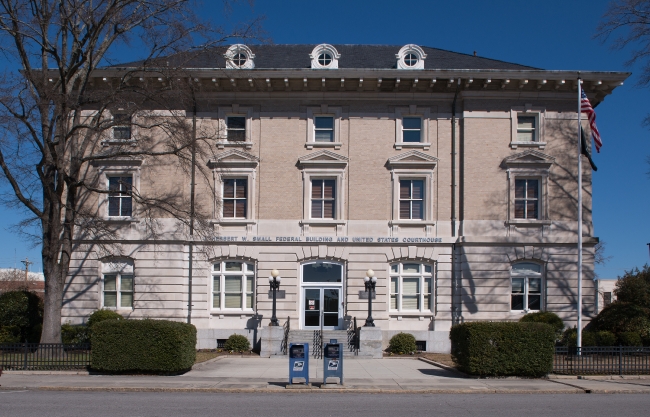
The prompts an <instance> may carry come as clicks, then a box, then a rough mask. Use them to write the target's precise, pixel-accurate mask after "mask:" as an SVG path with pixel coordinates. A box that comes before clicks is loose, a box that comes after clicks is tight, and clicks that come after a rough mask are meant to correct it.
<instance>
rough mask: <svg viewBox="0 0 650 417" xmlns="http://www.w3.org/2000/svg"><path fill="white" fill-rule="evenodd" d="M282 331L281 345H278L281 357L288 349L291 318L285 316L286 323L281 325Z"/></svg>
mask: <svg viewBox="0 0 650 417" xmlns="http://www.w3.org/2000/svg"><path fill="white" fill-rule="evenodd" d="M282 328H283V329H284V337H283V338H282V344H281V345H280V350H281V351H282V354H283V355H286V354H287V350H288V347H289V331H290V330H291V316H287V321H286V322H285V323H284V324H283V325H282Z"/></svg>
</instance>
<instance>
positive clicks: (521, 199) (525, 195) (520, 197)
mask: <svg viewBox="0 0 650 417" xmlns="http://www.w3.org/2000/svg"><path fill="white" fill-rule="evenodd" d="M539 194H540V193H539V180H538V179H530V178H526V179H523V178H517V179H515V219H539Z"/></svg>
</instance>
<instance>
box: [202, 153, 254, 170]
mask: <svg viewBox="0 0 650 417" xmlns="http://www.w3.org/2000/svg"><path fill="white" fill-rule="evenodd" d="M259 162H260V159H259V158H258V157H256V156H255V155H251V154H249V153H247V152H244V151H241V150H239V149H232V150H230V151H227V152H223V153H220V154H218V155H217V156H216V157H215V158H214V159H211V160H210V162H208V164H209V165H210V167H211V168H255V167H257V164H258V163H259Z"/></svg>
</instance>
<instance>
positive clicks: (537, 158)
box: [502, 150, 555, 169]
mask: <svg viewBox="0 0 650 417" xmlns="http://www.w3.org/2000/svg"><path fill="white" fill-rule="evenodd" d="M554 163H555V158H554V157H552V156H550V155H547V154H545V153H542V152H540V151H535V150H528V151H524V152H521V153H517V154H514V155H511V156H509V157H507V158H505V159H504V160H503V162H502V166H503V167H505V168H545V169H549V168H551V165H553V164H554Z"/></svg>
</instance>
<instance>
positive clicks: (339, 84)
mask: <svg viewBox="0 0 650 417" xmlns="http://www.w3.org/2000/svg"><path fill="white" fill-rule="evenodd" d="M170 59H172V60H173V59H174V58H173V57H171V58H170ZM128 66H129V64H124V65H121V66H120V68H107V69H103V70H98V71H97V72H96V74H94V75H93V76H94V77H95V78H96V79H97V80H101V79H102V78H103V79H104V80H108V81H106V82H110V80H111V77H119V76H120V74H122V72H123V71H124V69H125V67H128ZM187 67H188V68H189V69H190V70H192V69H193V71H194V72H193V73H194V74H195V76H196V78H195V82H197V83H200V85H201V88H202V90H201V94H200V96H198V99H197V107H198V109H197V117H198V119H199V124H200V125H201V126H212V127H213V128H214V131H215V132H217V133H215V135H214V136H213V137H212V139H211V141H212V144H213V146H214V147H213V150H214V155H213V156H212V157H210V158H206V159H204V160H200V161H199V162H198V164H199V165H201V166H207V167H209V169H210V170H211V171H212V179H201V180H199V183H198V184H197V203H198V204H199V205H200V206H201V207H202V208H203V210H205V211H206V212H208V213H209V215H208V217H211V218H212V222H211V224H212V225H213V227H214V232H215V234H216V235H217V237H216V238H214V239H212V240H210V241H206V240H201V239H198V238H196V237H195V238H194V244H195V251H198V252H200V253H201V254H203V256H204V258H201V259H198V260H196V261H195V262H194V263H193V267H192V268H193V274H192V275H193V280H192V287H191V293H192V312H191V316H192V323H193V324H195V325H196V327H197V328H198V332H199V347H201V348H210V347H216V343H217V340H218V339H225V338H227V337H228V336H229V335H230V334H233V333H241V334H246V335H247V336H249V337H250V338H251V340H253V341H254V342H255V343H258V339H259V333H258V332H257V331H256V329H257V328H258V326H260V319H259V317H260V316H262V317H263V318H262V320H261V326H267V325H268V322H269V319H270V316H271V298H270V296H269V283H268V277H269V275H270V272H271V270H272V269H278V270H279V271H280V274H281V277H282V282H281V287H280V289H281V290H283V291H284V292H285V296H284V298H281V299H279V300H278V304H277V305H278V307H277V308H278V314H277V315H278V317H279V319H280V323H281V324H283V323H285V322H286V321H287V318H290V328H291V329H292V330H318V329H320V328H321V325H322V326H323V328H324V329H345V328H346V327H347V326H348V321H347V320H346V319H345V318H346V316H347V317H356V319H357V323H358V325H360V326H361V325H363V323H364V320H365V318H366V315H367V303H368V301H367V299H362V297H361V296H360V292H361V291H363V289H364V276H365V274H366V271H367V270H368V269H372V270H374V272H375V274H376V277H377V279H378V281H377V289H376V299H375V300H374V302H373V316H374V319H375V324H376V326H378V328H380V329H381V331H382V334H383V345H384V347H385V346H386V345H387V343H388V340H389V338H390V336H392V335H393V334H395V333H398V332H400V331H404V332H409V333H412V334H414V335H415V337H416V339H417V340H418V341H421V342H424V343H422V344H423V345H424V346H425V348H426V350H428V351H434V352H446V351H449V346H450V345H449V339H448V334H449V329H450V327H451V326H452V324H454V323H459V322H467V321H476V320H479V321H480V320H486V321H487V320H518V319H519V318H521V317H522V315H523V314H525V313H526V312H529V311H536V310H548V311H553V312H556V313H557V314H559V315H560V316H561V317H562V318H563V319H564V320H565V322H566V323H567V324H568V325H574V324H575V322H576V319H577V313H576V306H577V277H576V271H577V265H576V263H577V250H576V249H577V239H576V232H577V221H576V219H577V207H576V197H577V180H576V175H577V165H576V164H577V163H576V161H577V150H576V137H577V112H576V110H577V108H578V103H577V82H578V80H577V79H578V76H580V77H582V79H583V80H584V84H583V85H584V88H585V91H586V92H587V94H588V96H589V99H590V100H591V103H592V104H593V105H594V106H596V105H597V104H598V103H600V102H601V101H602V100H604V98H605V97H606V96H607V95H608V94H611V93H612V91H613V90H614V88H616V87H617V86H619V85H621V84H622V82H623V80H625V79H626V78H627V77H628V75H629V74H628V73H620V72H588V71H587V72H585V71H582V72H579V73H578V72H576V71H556V70H542V69H537V68H532V67H527V66H524V65H518V64H512V63H508V62H503V61H498V60H492V59H487V58H483V57H478V56H471V55H465V54H460V53H455V52H449V51H445V50H440V49H435V48H428V47H419V46H417V45H406V46H369V45H326V44H323V45H251V46H245V45H233V46H231V47H229V48H224V49H223V50H222V51H221V52H220V53H219V54H218V55H217V56H216V57H214V56H213V57H211V56H198V57H196V58H194V59H191V60H189V61H188V63H187ZM121 71H122V72H121ZM96 85H101V82H99V81H98V82H97V83H96ZM98 88H100V87H98ZM154 110H155V109H154ZM178 110H179V111H181V112H182V111H187V113H186V116H187V117H188V118H191V117H192V112H191V109H185V108H179V109H178ZM112 117H115V118H122V117H124V116H123V115H122V114H121V113H120V111H119V110H116V111H115V114H113V115H112ZM130 117H131V116H127V117H124V125H123V126H117V127H116V128H114V129H113V138H112V140H114V141H123V140H128V141H133V143H134V145H135V146H137V141H138V134H137V131H136V130H135V129H133V131H132V130H131V127H130V123H131V122H130V120H129V119H130ZM133 117H135V118H138V117H140V116H138V115H137V114H136V115H133ZM142 117H144V116H142ZM157 117H165V113H164V112H159V113H157ZM114 120H116V119H114ZM120 120H121V119H120ZM583 120H584V118H583ZM585 122H586V121H585ZM585 126H587V124H585ZM111 143H112V142H109V143H107V144H106V146H111ZM583 166H585V165H583ZM89 175H96V176H97V178H98V181H99V184H100V185H101V184H104V185H101V186H104V187H106V188H107V189H110V190H112V193H111V194H110V195H109V196H108V197H106V198H103V199H99V201H97V202H96V203H93V204H95V206H96V207H97V210H98V213H99V215H100V216H103V217H104V218H105V220H106V222H108V223H109V224H111V225H113V226H115V227H118V228H121V229H120V230H122V233H123V234H122V239H121V240H120V242H119V243H120V245H121V250H122V254H123V255H122V256H121V257H118V258H116V257H114V256H113V257H112V256H111V254H110V253H107V252H104V251H103V249H102V248H100V247H99V246H98V245H96V244H95V243H96V242H94V241H91V240H83V238H80V241H79V244H80V246H79V248H80V250H79V251H78V252H76V253H75V255H74V261H73V264H72V265H71V269H70V271H71V273H70V274H71V275H70V277H69V280H68V283H67V286H66V288H67V292H66V294H65V297H64V310H63V320H64V321H71V322H82V321H84V320H85V319H86V318H87V317H88V315H89V314H90V313H92V312H93V311H94V310H96V309H98V308H111V309H116V310H117V311H118V312H120V313H121V314H123V315H125V316H128V317H131V318H144V317H149V318H169V319H174V320H186V318H187V316H188V272H189V271H188V259H189V254H188V250H189V246H188V243H189V240H188V239H187V237H186V236H184V235H183V236H180V235H179V234H177V233H174V232H172V231H168V234H167V237H166V238H164V239H159V240H157V241H154V240H151V239H149V238H147V237H146V236H144V235H143V232H142V230H143V227H141V225H142V221H143V219H142V217H141V216H140V214H138V211H137V210H138V208H137V205H136V204H133V202H132V198H131V195H130V189H131V187H136V188H138V189H139V190H146V189H151V188H152V187H161V188H165V189H172V188H173V189H176V190H178V191H179V193H182V194H183V195H184V196H188V195H189V190H190V179H189V177H188V176H187V175H186V174H184V173H183V171H180V170H175V171H174V170H171V169H170V168H169V167H159V166H153V165H152V164H151V163H149V164H148V163H147V158H144V159H142V160H126V159H122V160H120V159H116V160H112V161H107V162H106V163H105V165H103V166H102V165H101V164H99V165H97V166H95V168H94V170H92V171H91V172H90V173H89ZM591 180H592V177H591V171H590V170H589V168H588V164H586V166H585V168H584V173H583V181H584V182H583V186H584V190H585V192H584V193H583V197H584V228H583V231H584V232H583V233H584V236H583V242H584V253H585V257H584V269H583V271H584V275H583V284H582V285H583V288H584V294H585V296H584V300H583V306H584V314H585V319H586V322H588V320H589V318H590V317H591V315H592V314H593V312H594V296H593V294H594V287H593V285H594V284H593V282H594V281H593V277H594V264H593V251H594V245H595V244H596V243H597V241H598V240H597V238H596V237H595V235H594V228H593V224H592V218H591V198H590V196H591V192H592V184H591ZM206 187H208V188H206ZM209 189H211V190H214V191H215V193H216V194H217V195H218V198H216V199H214V200H213V199H212V197H210V196H211V194H210V193H209V192H206V191H205V190H209ZM201 190H203V191H201ZM161 221H162V223H164V224H167V225H171V224H172V223H171V221H169V220H165V219H161ZM165 222H167V223H165ZM172 229H173V228H172V227H171V226H169V230H172ZM278 348H279V346H278Z"/></svg>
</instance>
